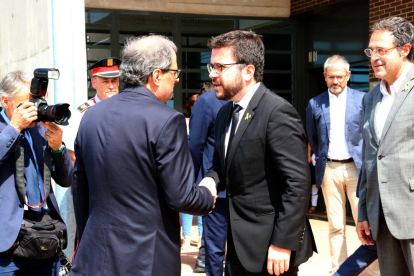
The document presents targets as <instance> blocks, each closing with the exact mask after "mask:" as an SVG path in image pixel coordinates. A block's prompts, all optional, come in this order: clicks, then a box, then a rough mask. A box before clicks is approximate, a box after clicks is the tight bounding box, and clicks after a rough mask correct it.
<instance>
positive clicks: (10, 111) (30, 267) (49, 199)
mask: <svg viewBox="0 0 414 276" xmlns="http://www.w3.org/2000/svg"><path fill="white" fill-rule="evenodd" d="M0 94H1V104H2V107H0V274H1V275H33V276H58V275H59V268H60V262H59V257H58V254H57V253H56V252H55V253H53V252H54V251H52V254H54V256H53V257H50V258H45V259H24V258H18V257H13V256H10V252H12V251H14V248H15V247H16V246H18V242H19V241H20V240H18V239H19V237H18V236H19V233H20V230H21V226H22V222H23V218H26V219H30V220H33V221H41V220H46V218H48V217H49V216H50V217H51V218H52V219H57V220H60V221H63V220H62V218H61V216H60V213H59V207H58V204H57V202H56V198H55V195H54V193H53V188H52V187H51V182H50V177H47V176H46V175H47V174H49V173H50V175H51V177H52V178H53V179H54V180H55V181H56V183H57V184H59V185H60V186H62V187H70V186H71V185H72V175H73V165H72V162H71V161H70V157H69V154H68V151H67V149H66V148H65V146H64V144H63V143H62V130H61V128H60V127H58V126H57V125H55V124H54V123H52V122H35V121H36V120H37V119H38V112H37V108H36V107H35V106H34V104H33V103H32V102H29V100H30V99H32V98H33V97H32V94H31V93H30V78H29V76H28V75H27V74H26V73H24V72H23V71H14V72H11V73H8V74H7V75H6V76H4V77H3V79H2V80H1V82H0ZM19 144H21V147H22V148H23V149H24V154H22V155H23V156H24V176H23V175H21V176H19V174H18V173H16V167H17V166H16V162H17V160H18V159H17V157H16V156H18V152H17V151H16V149H18V148H19ZM19 151H20V150H19ZM47 155H49V156H51V158H52V162H53V163H52V164H51V165H50V166H47V165H46V163H45V159H46V157H45V156H47ZM48 168H49V169H48ZM19 177H21V178H22V181H23V182H24V184H25V185H26V186H25V188H26V189H25V191H26V194H24V195H21V196H23V197H24V196H26V198H27V202H26V201H25V200H24V199H23V200H22V198H21V197H20V195H19V193H18V191H17V185H16V181H18V180H19ZM47 180H48V181H47ZM48 188H50V191H49V194H47V192H45V190H46V191H47V190H48ZM64 235H65V236H64V239H65V240H66V239H67V237H66V233H65V234H64ZM65 244H66V242H65ZM64 247H66V246H64ZM63 249H64V248H63ZM7 251H8V252H7ZM39 258H40V256H39Z"/></svg>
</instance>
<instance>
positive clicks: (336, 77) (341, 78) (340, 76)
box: [326, 74, 348, 82]
mask: <svg viewBox="0 0 414 276" xmlns="http://www.w3.org/2000/svg"><path fill="white" fill-rule="evenodd" d="M347 76H348V74H346V75H345V76H342V75H339V76H331V75H326V78H327V79H328V80H330V81H334V80H335V79H337V80H338V81H339V82H341V81H343V80H344V79H345V78H346V77H347Z"/></svg>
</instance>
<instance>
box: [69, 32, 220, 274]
mask: <svg viewBox="0 0 414 276" xmlns="http://www.w3.org/2000/svg"><path fill="white" fill-rule="evenodd" d="M176 51H177V48H176V46H175V45H174V43H173V42H171V41H170V40H168V38H166V37H163V36H159V35H150V36H143V37H138V38H133V39H131V40H129V41H128V42H127V44H126V45H125V48H124V51H123V60H122V65H121V66H120V71H121V80H122V81H123V82H124V83H125V87H124V88H123V90H122V91H121V92H120V93H119V94H117V95H115V96H113V97H111V98H110V99H107V100H105V101H102V102H101V103H99V104H97V105H94V106H93V107H91V108H90V109H89V110H88V112H87V113H86V114H85V115H84V117H83V119H82V122H81V125H80V128H79V131H78V136H77V138H76V140H75V155H76V165H75V179H74V184H73V198H74V207H75V215H76V223H77V225H78V233H79V239H80V244H79V248H78V250H77V252H76V256H75V261H74V266H73V268H72V271H71V276H76V275H174V276H179V275H180V272H181V263H180V224H179V212H184V213H188V214H193V215H204V214H207V213H208V212H209V211H211V210H212V208H213V196H216V191H215V187H213V186H212V187H210V188H209V189H208V188H206V187H202V185H200V186H196V185H195V177H194V167H193V164H192V160H191V155H190V151H189V148H188V142H187V131H186V123H185V119H184V116H183V115H182V114H181V113H180V112H178V111H176V110H174V109H172V108H171V107H169V106H168V105H166V104H165V102H167V101H168V100H170V99H171V97H172V93H173V88H174V84H175V83H177V82H178V81H179V75H180V70H179V69H178V68H177V56H176Z"/></svg>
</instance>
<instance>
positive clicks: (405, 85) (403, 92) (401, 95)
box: [380, 68, 414, 144]
mask: <svg viewBox="0 0 414 276" xmlns="http://www.w3.org/2000/svg"><path fill="white" fill-rule="evenodd" d="M413 80H414V68H413V69H411V70H410V71H409V72H408V74H407V75H406V76H405V77H404V81H403V82H402V84H401V87H400V90H399V91H398V93H397V95H396V97H395V100H394V103H393V104H392V106H391V110H390V112H389V113H388V116H387V120H386V121H385V125H384V129H383V130H382V139H381V142H382V141H384V137H385V135H387V133H388V130H389V128H390V126H391V123H392V121H394V118H395V115H396V114H397V112H398V110H399V109H400V107H401V105H402V104H403V102H404V100H405V98H406V97H407V96H408V94H409V93H410V92H411V90H412V89H413V85H414V81H413ZM381 142H380V144H381Z"/></svg>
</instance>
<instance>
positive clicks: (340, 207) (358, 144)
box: [306, 55, 378, 275]
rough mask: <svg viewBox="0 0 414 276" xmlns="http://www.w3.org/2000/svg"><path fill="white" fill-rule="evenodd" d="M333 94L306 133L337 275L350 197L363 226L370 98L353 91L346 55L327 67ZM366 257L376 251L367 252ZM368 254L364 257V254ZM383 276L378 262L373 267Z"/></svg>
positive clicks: (313, 109)
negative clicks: (361, 185) (365, 108)
mask: <svg viewBox="0 0 414 276" xmlns="http://www.w3.org/2000/svg"><path fill="white" fill-rule="evenodd" d="M323 75H324V77H325V81H326V84H327V86H328V91H325V92H324V93H322V94H320V95H318V96H316V97H315V98H313V99H311V100H310V101H309V104H308V107H307V108H306V129H307V133H308V139H309V144H310V146H311V148H312V151H313V152H314V153H315V155H316V185H317V187H318V188H320V187H322V192H323V198H324V200H325V204H326V211H327V215H328V222H329V247H330V256H331V266H332V273H335V272H336V271H337V270H338V268H339V266H340V265H341V264H342V263H343V262H344V261H345V260H346V259H347V257H348V251H347V243H346V232H345V230H346V228H345V227H346V219H345V218H346V197H348V200H349V203H350V205H351V210H352V215H353V218H354V221H355V223H356V222H357V221H358V198H357V184H358V175H359V170H360V169H361V159H362V98H363V97H364V95H365V93H364V92H361V91H358V90H354V89H351V88H349V87H348V86H347V83H348V81H349V78H350V76H351V71H350V70H349V63H348V61H347V60H346V59H345V58H344V57H343V56H340V55H334V56H331V57H329V58H328V59H327V60H326V61H325V64H324V73H323ZM362 249H365V250H366V254H369V252H370V250H371V248H367V247H363V248H362ZM362 255H364V254H362ZM369 270H370V275H378V262H376V263H375V264H374V266H373V267H370V268H369Z"/></svg>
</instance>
